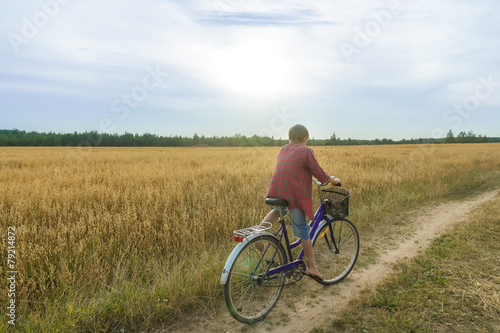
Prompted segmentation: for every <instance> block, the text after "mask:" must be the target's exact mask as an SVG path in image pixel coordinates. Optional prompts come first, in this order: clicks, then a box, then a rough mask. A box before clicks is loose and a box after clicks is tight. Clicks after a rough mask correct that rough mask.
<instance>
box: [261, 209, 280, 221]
mask: <svg viewBox="0 0 500 333" xmlns="http://www.w3.org/2000/svg"><path fill="white" fill-rule="evenodd" d="M278 217H279V215H278V213H277V212H276V211H275V210H274V209H271V211H270V212H269V213H267V215H266V217H264V220H262V222H271V223H274V222H276V220H277V219H278Z"/></svg>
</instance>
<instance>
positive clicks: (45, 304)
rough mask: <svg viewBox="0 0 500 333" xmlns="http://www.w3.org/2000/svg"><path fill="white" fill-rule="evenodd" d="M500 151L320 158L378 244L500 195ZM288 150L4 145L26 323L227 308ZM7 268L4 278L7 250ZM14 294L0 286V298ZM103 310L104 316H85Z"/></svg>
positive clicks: (378, 150)
mask: <svg viewBox="0 0 500 333" xmlns="http://www.w3.org/2000/svg"><path fill="white" fill-rule="evenodd" d="M498 148H499V146H498V145H496V144H471V145H420V146H378V147H373V146H363V147H314V151H315V153H316V157H317V159H318V160H319V162H320V164H321V165H322V166H323V167H324V169H325V170H326V171H328V172H329V173H330V174H331V175H334V176H336V177H339V178H341V179H342V180H343V183H344V186H346V187H347V188H349V189H350V190H351V191H352V197H351V212H352V217H353V219H354V220H355V221H356V223H357V225H358V226H359V228H360V231H361V233H362V235H363V233H368V232H369V233H370V234H374V235H376V232H377V231H376V230H377V228H376V227H379V226H381V225H382V226H383V217H384V216H387V214H390V213H391V212H395V211H397V210H401V209H407V208H414V207H415V206H417V205H421V204H423V203H425V202H428V201H431V200H440V199H442V198H446V197H447V196H450V195H456V194H457V193H466V192H467V191H470V190H473V189H475V188H479V187H484V186H488V184H490V183H494V184H498V179H499V173H498V170H500V149H498ZM278 152H279V148H278V147H274V148H136V149H134V148H62V147H60V148H14V147H8V148H1V149H0V170H1V172H0V224H1V228H2V230H3V231H6V230H7V227H8V226H15V227H16V230H17V241H16V250H17V254H18V255H17V260H18V283H17V297H18V299H19V306H20V308H19V309H20V313H23V314H24V315H25V316H27V317H29V318H31V319H32V322H36V321H43V320H49V319H41V318H43V317H47V316H48V312H50V311H49V310H48V309H54V310H52V311H55V312H58V313H53V314H52V315H51V316H49V317H51V318H52V319H50V320H52V321H51V322H50V323H51V324H50V325H56V326H57V325H59V326H58V327H62V328H63V329H64V325H65V324H64V323H63V322H72V323H73V324H74V325H77V326H78V325H80V326H82V327H94V328H96V329H97V328H98V327H100V326H99V325H100V324H99V321H103V322H105V324H103V325H104V326H105V327H107V325H110V323H111V324H112V323H116V322H120V321H123V318H128V319H127V321H128V322H130V325H132V324H131V323H132V322H139V321H140V322H145V321H146V322H150V324H151V325H154V324H155V323H157V322H160V321H161V322H163V323H164V322H165V321H168V320H169V318H174V317H175V314H176V313H178V312H179V310H180V309H185V308H186V307H189V306H192V305H197V304H200V303H203V301H200V300H204V299H205V298H206V297H208V298H217V297H219V296H220V287H219V285H218V278H219V276H220V270H221V268H222V265H223V263H224V261H225V259H226V257H227V255H228V253H229V251H230V250H231V247H232V246H234V244H232V243H231V238H230V237H231V234H232V230H234V229H238V228H241V227H246V226H251V225H254V224H258V223H259V222H260V220H261V219H262V217H263V216H264V215H265V214H266V212H267V209H268V208H267V207H265V205H264V203H263V198H264V195H265V193H266V191H267V186H268V183H269V180H270V178H271V176H272V173H273V170H274V166H275V162H276V156H277V153H278ZM372 222H376V224H374V223H372ZM2 234H3V232H2ZM1 261H2V276H3V274H4V273H5V271H6V269H5V268H4V265H3V264H4V263H5V262H6V261H7V259H6V257H5V253H4V251H2V253H1ZM6 288H7V287H6V281H5V279H2V281H1V282H0V289H1V290H6ZM2 297H4V296H2ZM2 299H3V298H2ZM58 300H59V302H57V301H58ZM61 300H65V301H64V302H62V303H64V304H62V305H61V304H60V303H61V302H60V301H61ZM113 302H115V303H117V304H118V305H117V309H114V308H110V304H112V303H113ZM56 303H57V304H59V305H57V304H56ZM68 307H70V308H71V309H70V310H69V309H68ZM61 309H63V310H61ZM124 309H127V310H124ZM60 312H62V313H60ZM95 313H97V314H99V315H100V317H98V318H97V319H92V320H90V319H88V318H90V317H92V316H93V315H94V314H95ZM58 316H59V317H60V318H59V317H58ZM58 318H59V319H58ZM162 318H163V319H162ZM89 321H90V322H89ZM75 323H76V324H75ZM30 325H36V324H33V323H31V324H30ZM40 325H41V324H40ZM46 325H49V324H46ZM34 327H38V326H34Z"/></svg>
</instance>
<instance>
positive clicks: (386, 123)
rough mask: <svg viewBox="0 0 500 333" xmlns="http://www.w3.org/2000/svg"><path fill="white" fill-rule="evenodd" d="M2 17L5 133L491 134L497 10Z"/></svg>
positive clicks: (216, 5) (47, 4) (171, 7)
mask: <svg viewBox="0 0 500 333" xmlns="http://www.w3.org/2000/svg"><path fill="white" fill-rule="evenodd" d="M5 7H6V8H5V10H4V11H2V12H1V13H0V35H1V36H3V38H2V39H1V42H0V51H1V52H0V60H1V61H0V63H1V64H2V65H1V66H0V73H1V75H0V101H1V102H2V111H1V112H2V117H1V120H0V127H3V128H22V129H23V130H26V131H37V132H49V131H55V132H67V133H70V132H75V131H76V132H84V131H92V130H97V131H101V132H105V133H125V132H129V133H148V132H149V133H157V135H159V136H168V135H171V136H189V135H194V133H198V134H199V135H204V136H207V137H211V136H214V135H219V136H231V135H234V134H235V133H241V134H242V135H245V136H252V135H254V134H255V135H258V136H269V137H287V133H288V128H289V127H290V126H291V125H293V124H296V123H301V124H304V125H305V126H306V127H307V128H308V129H309V132H310V133H311V136H312V137H321V138H329V137H330V136H331V135H332V133H336V135H338V136H339V137H341V138H347V137H351V138H357V139H359V140H373V138H388V139H389V138H390V139H391V140H396V141H397V140H402V139H404V138H412V137H413V138H415V137H422V138H425V137H427V138H435V137H445V136H446V134H447V133H448V130H449V129H451V130H452V131H453V132H454V133H459V132H462V131H464V132H468V131H473V132H474V133H476V134H477V135H485V136H488V137H496V136H498V135H499V134H498V133H499V128H498V110H499V107H500V59H499V58H498V57H497V55H498V54H499V53H500V39H499V38H498V36H499V35H500V24H498V22H500V20H499V14H498V13H500V3H498V2H495V1H493V0H485V1H483V2H481V3H480V4H478V3H470V2H468V1H465V0H456V1H455V0H453V1H452V0H444V1H441V2H439V3H436V2H433V1H431V0H424V1H420V2H418V3H414V2H409V1H404V0H385V1H380V0H376V1H372V2H370V3H366V2H363V1H361V0H358V1H355V2H350V3H348V4H347V3H332V2H331V1H327V0H317V1H314V2H310V1H305V0H296V1H293V2H289V3H284V2H282V1H276V0H266V1H264V0H253V1H242V0H213V1H208V2H207V1H201V0H186V1H178V0H169V1H161V2H158V1H154V0H145V1H142V2H140V3H137V2H133V1H119V0H111V1H107V2H104V3H102V2H97V1H87V2H76V1H66V0H65V1H63V0H41V1H40V0H30V1H24V2H8V3H6V4H5ZM110 13H113V15H110ZM236 129H237V130H236Z"/></svg>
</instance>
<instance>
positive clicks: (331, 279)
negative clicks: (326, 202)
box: [313, 218, 359, 285]
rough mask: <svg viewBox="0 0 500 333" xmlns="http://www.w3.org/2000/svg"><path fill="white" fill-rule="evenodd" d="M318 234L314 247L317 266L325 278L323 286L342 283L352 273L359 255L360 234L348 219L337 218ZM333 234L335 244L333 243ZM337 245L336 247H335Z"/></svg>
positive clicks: (324, 226)
mask: <svg viewBox="0 0 500 333" xmlns="http://www.w3.org/2000/svg"><path fill="white" fill-rule="evenodd" d="M331 227H332V231H333V233H332V232H331V231H330V224H328V223H326V224H325V225H323V227H321V228H320V230H319V231H318V232H317V233H316V235H315V237H314V240H313V246H314V257H315V260H316V266H317V267H318V269H319V271H320V272H321V274H322V276H323V281H320V283H321V284H323V285H332V284H335V283H338V282H340V281H342V280H343V279H344V278H345V277H346V276H347V275H349V273H350V272H351V270H352V268H353V267H354V264H356V260H357V258H358V254H359V234H358V230H357V229H356V227H355V226H354V224H353V223H352V222H351V221H349V220H348V219H346V218H336V219H335V220H333V221H331ZM332 234H333V239H334V242H332ZM334 244H335V245H334Z"/></svg>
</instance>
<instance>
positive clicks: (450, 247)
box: [313, 197, 500, 333]
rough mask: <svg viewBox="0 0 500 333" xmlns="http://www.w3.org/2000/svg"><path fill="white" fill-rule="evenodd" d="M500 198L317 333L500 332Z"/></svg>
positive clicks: (434, 244)
mask: <svg viewBox="0 0 500 333" xmlns="http://www.w3.org/2000/svg"><path fill="white" fill-rule="evenodd" d="M499 262H500V197H497V198H496V199H495V200H494V201H492V202H489V203H487V204H485V205H483V206H481V208H480V209H478V210H477V211H476V212H474V213H472V214H471V216H470V217H469V219H468V220H467V221H466V222H463V223H460V224H459V225H457V226H455V227H454V228H453V229H452V230H451V231H450V232H448V233H447V234H445V235H443V236H441V237H439V238H438V239H436V240H435V241H434V242H433V244H432V245H431V246H430V247H429V248H428V249H427V250H426V252H425V253H424V254H422V255H419V256H418V257H416V258H415V259H413V260H412V261H411V262H409V263H400V264H398V265H397V266H396V267H395V273H394V275H393V277H392V278H390V279H389V280H388V281H386V282H385V283H383V284H382V285H379V286H378V287H377V288H376V289H373V290H367V291H365V292H364V293H363V295H362V296H361V297H360V299H356V300H354V301H352V302H350V304H349V306H348V307H347V309H346V310H345V311H344V312H343V313H341V314H340V315H339V316H338V317H337V318H336V319H334V320H333V321H329V322H327V324H326V325H325V326H323V327H316V328H314V329H313V332H315V333H320V332H321V333H326V332H500V298H499V295H500V266H499V264H498V263H499Z"/></svg>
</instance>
